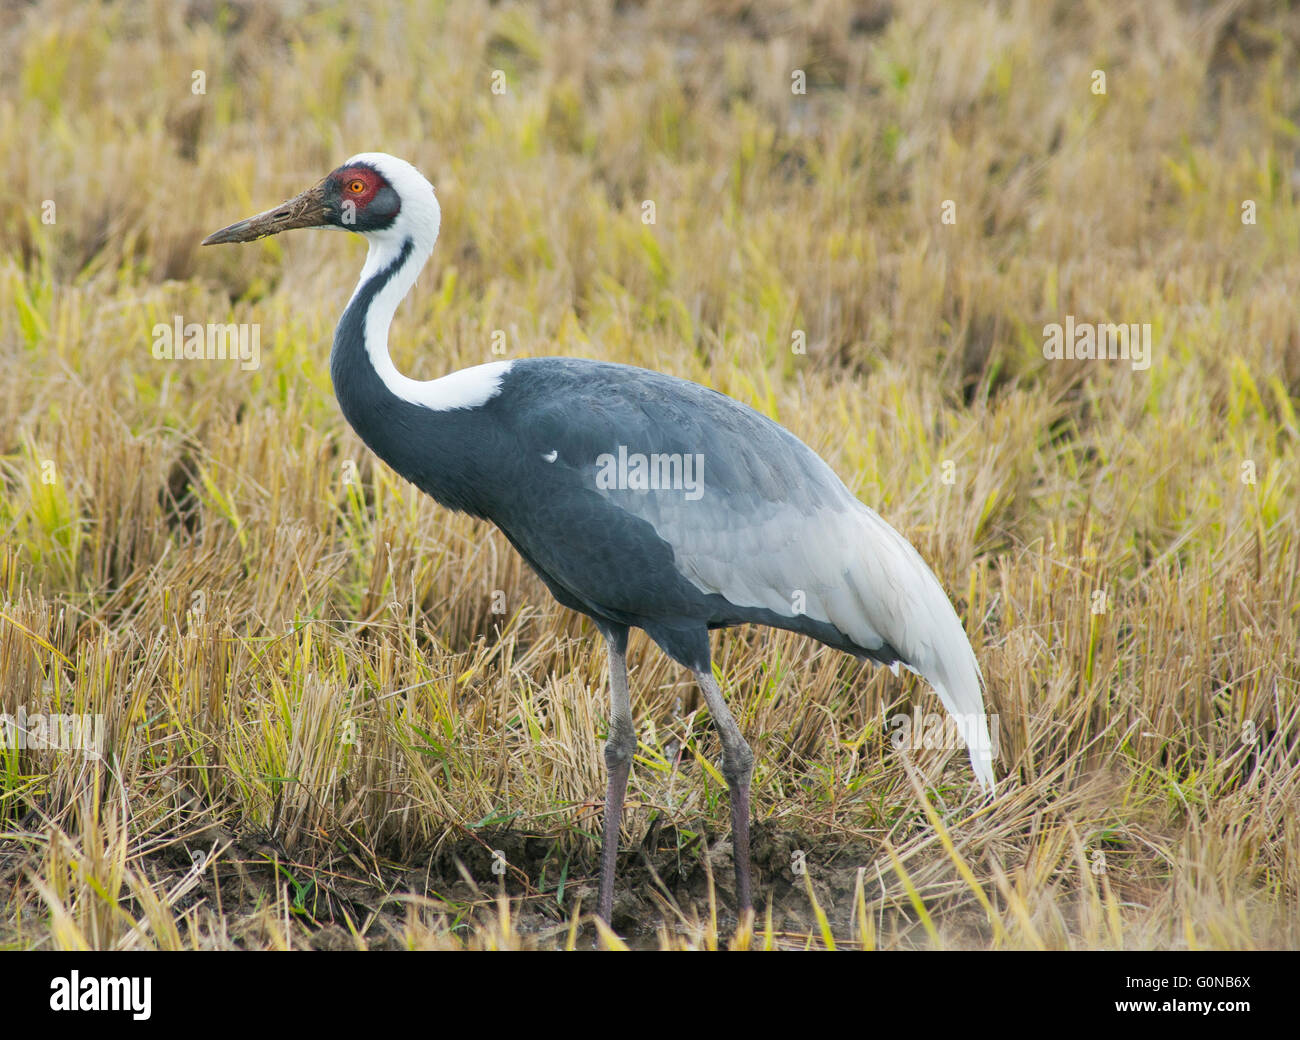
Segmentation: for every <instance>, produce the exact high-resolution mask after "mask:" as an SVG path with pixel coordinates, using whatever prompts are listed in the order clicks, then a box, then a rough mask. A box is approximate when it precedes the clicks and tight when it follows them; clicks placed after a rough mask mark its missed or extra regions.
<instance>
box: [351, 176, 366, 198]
mask: <svg viewBox="0 0 1300 1040" xmlns="http://www.w3.org/2000/svg"><path fill="white" fill-rule="evenodd" d="M365 190H366V182H365V181H363V180H362V179H361V178H360V177H357V178H356V179H355V180H351V181H349V182H348V191H350V192H352V194H353V195H360V194H362V193H363V192H364V191H365Z"/></svg>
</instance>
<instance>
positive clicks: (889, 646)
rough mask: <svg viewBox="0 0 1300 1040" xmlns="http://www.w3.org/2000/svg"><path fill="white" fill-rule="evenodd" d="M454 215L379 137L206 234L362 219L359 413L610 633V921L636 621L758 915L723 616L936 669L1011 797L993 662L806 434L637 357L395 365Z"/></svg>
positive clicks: (425, 480) (442, 492)
mask: <svg viewBox="0 0 1300 1040" xmlns="http://www.w3.org/2000/svg"><path fill="white" fill-rule="evenodd" d="M441 219H442V215H441V210H440V209H439V206H438V200H437V199H436V198H435V196H434V191H433V186H432V185H431V184H430V183H429V182H428V181H427V180H426V179H425V178H424V177H423V176H422V175H421V174H420V172H419V171H418V170H417V169H415V167H413V166H412V165H410V163H407V162H405V161H403V160H401V159H397V158H394V157H393V156H391V155H385V154H383V153H381V152H368V153H364V154H361V155H355V156H353V157H352V158H351V159H349V160H348V161H347V162H345V163H344V164H343V165H342V166H340V167H339V168H338V169H336V170H335V171H333V172H332V173H331V174H329V176H327V177H326V178H325V179H324V180H322V181H321V182H320V183H319V184H317V185H316V186H315V187H313V188H310V189H308V190H307V191H305V192H303V193H302V194H301V195H299V196H297V197H296V198H294V199H291V200H289V201H288V202H286V203H284V204H283V205H280V206H277V207H276V208H274V209H271V210H267V211H266V212H265V213H260V214H258V215H257V216H255V217H250V218H249V219H247V220H243V221H240V222H239V223H238V224H232V225H231V226H230V227H227V228H223V229H222V230H220V231H218V232H216V233H214V234H212V235H209V236H208V237H207V238H206V239H204V242H203V244H204V245H215V244H217V243H221V242H249V241H253V240H254V239H259V238H262V237H264V236H266V235H274V234H278V233H279V232H281V231H288V230H290V229H291V228H342V229H344V230H348V231H355V232H356V233H358V234H360V235H362V236H364V237H365V239H366V240H367V241H368V243H369V247H370V248H369V252H368V253H367V255H366V262H365V266H364V267H363V268H362V271H361V279H360V281H359V282H358V283H357V287H356V290H355V291H354V292H353V294H352V298H351V300H350V301H349V302H348V305H347V307H346V308H345V310H344V312H343V317H342V318H341V319H340V320H339V324H338V328H337V329H336V330H335V332H334V347H333V351H332V354H331V356H330V373H331V376H332V377H333V381H334V392H335V394H337V396H338V400H339V405H340V406H341V407H342V409H343V414H344V416H345V417H346V418H347V420H348V422H349V423H351V424H352V426H353V428H354V429H355V430H356V431H357V433H358V434H359V435H360V436H361V439H362V440H363V441H365V443H366V444H367V445H368V446H369V447H370V449H371V450H372V451H374V452H375V454H376V455H378V456H379V457H380V458H381V459H383V460H384V461H385V462H386V463H388V465H389V466H391V467H392V468H393V469H394V470H396V471H397V472H398V473H400V474H401V475H402V476H403V477H405V478H406V479H407V480H409V481H411V482H412V483H413V484H415V485H416V486H417V487H419V488H420V489H421V490H423V491H425V492H426V493H427V494H429V495H431V496H432V497H433V498H434V499H436V500H437V501H438V502H440V503H442V504H443V505H444V506H446V507H448V508H450V509H456V510H461V511H464V512H466V513H470V514H472V515H474V516H477V517H482V518H483V519H486V520H490V521H492V523H494V524H496V525H497V527H499V528H500V529H501V531H502V532H503V533H504V534H505V536H506V537H507V538H508V539H509V540H510V543H511V544H512V545H513V546H514V547H515V548H516V549H517V550H518V551H519V553H520V555H522V556H523V558H524V559H525V560H527V561H528V563H529V565H530V566H531V567H532V568H533V570H535V571H536V572H537V574H538V575H539V576H540V577H541V579H542V581H543V582H545V583H546V586H547V588H549V589H550V591H551V593H552V594H553V595H554V596H555V598H556V599H557V600H559V602H560V603H562V604H563V605H564V606H566V607H569V608H571V609H573V610H576V611H580V612H581V613H583V614H586V615H587V616H588V617H590V618H591V619H592V620H593V621H594V622H595V624H596V627H597V628H598V629H599V630H600V632H601V634H602V635H603V636H604V637H605V642H606V643H607V644H608V648H609V685H610V715H609V728H608V739H607V742H606V745H605V763H606V766H607V767H608V771H609V786H608V789H607V791H606V794H605V819H604V836H603V844H602V848H601V861H600V897H599V907H598V911H599V913H600V916H601V917H602V918H604V920H605V921H609V920H610V916H611V913H612V910H613V902H614V866H615V859H616V856H617V852H618V838H619V828H620V823H621V819H622V811H623V797H624V793H625V791H626V789H627V779H628V773H629V772H630V770H631V767H632V758H633V755H634V753H635V752H636V747H637V739H636V729H635V727H634V725H633V721H632V705H631V697H630V695H629V692H628V682H627V663H626V652H627V639H628V630H629V629H631V628H640V629H642V630H644V631H645V632H646V633H647V634H648V635H649V636H650V638H651V639H653V640H654V641H655V642H656V643H658V644H659V646H660V647H661V648H662V649H663V651H664V652H665V653H666V654H668V655H669V657H671V658H672V659H673V660H675V661H677V662H678V663H679V664H681V665H684V666H685V667H687V668H689V669H690V670H691V671H692V672H694V673H695V678H696V680H697V681H698V683H699V685H700V689H701V690H702V691H703V694H704V699H705V701H706V702H707V704H708V707H709V712H710V714H711V715H712V717H713V722H714V724H715V725H716V726H717V729H718V733H719V734H720V736H721V738H722V761H723V769H722V773H723V776H724V778H725V779H726V782H727V786H728V788H729V793H730V799H731V827H732V837H733V848H734V857H735V870H736V895H737V902H738V904H739V906H738V911H739V912H740V914H741V915H742V918H743V917H744V916H745V915H746V914H747V913H748V912H749V911H750V909H751V907H752V900H751V889H750V857H749V816H750V811H749V785H750V777H751V775H752V773H753V764H754V756H753V753H752V752H751V751H750V748H749V745H748V744H747V743H746V742H745V739H744V737H743V736H741V732H740V729H739V727H738V726H737V725H736V721H735V719H734V718H733V717H732V715H731V712H730V711H729V710H728V709H727V705H726V702H725V701H724V700H723V697H722V691H721V690H720V689H719V686H718V683H717V681H716V680H715V679H714V677H713V671H712V665H711V661H710V652H709V630H710V629H715V628H725V627H728V626H733V625H741V624H746V623H755V624H761V625H770V626H772V627H775V628H783V629H789V630H791V631H794V632H800V633H803V634H805V635H809V636H812V637H813V638H814V639H818V640H820V641H821V642H823V643H826V644H827V645H829V646H832V647H835V648H836V649H838V650H843V651H845V652H846V653H849V654H852V655H854V656H855V657H857V658H860V659H863V660H871V661H875V662H877V663H879V664H884V665H891V666H893V667H894V669H895V671H897V668H898V665H900V664H901V665H903V666H905V667H907V668H909V669H911V670H912V671H914V672H916V673H918V674H920V675H921V676H923V677H924V678H925V679H926V680H928V681H929V682H930V684H931V685H932V686H933V687H934V688H935V690H936V692H937V693H938V694H939V699H940V700H941V701H942V702H943V705H944V707H945V708H947V710H948V712H949V713H950V714H951V715H952V716H953V718H954V719H955V720H956V721H957V723H958V725H959V727H960V731H961V733H962V735H963V737H964V739H965V740H966V743H967V746H968V750H969V752H970V756H971V764H972V765H973V767H974V771H975V776H976V778H977V779H978V781H979V783H980V784H981V786H982V787H983V788H984V789H985V791H986V792H988V793H990V794H991V793H992V792H993V787H994V780H993V762H992V754H991V751H990V742H989V738H988V728H987V724H986V722H985V719H984V702H983V696H982V693H981V684H982V679H981V677H980V672H979V666H978V665H977V663H976V660H975V654H974V652H973V651H972V649H971V645H970V642H969V641H968V640H967V638H966V633H965V631H964V629H963V628H962V623H961V621H960V620H959V619H958V617H957V614H956V613H955V612H954V610H953V608H952V605H951V604H950V603H949V602H948V597H947V596H946V595H945V594H944V591H943V588H942V586H941V585H940V584H939V581H938V579H937V578H936V577H935V576H934V574H933V573H932V572H931V570H930V568H929V567H927V566H926V564H925V561H924V560H922V559H921V556H920V555H919V554H918V553H917V551H916V550H915V549H914V548H913V547H912V546H911V545H910V544H909V543H908V542H907V540H906V539H904V538H903V537H902V536H901V535H899V534H898V533H897V532H896V531H895V530H894V529H893V528H892V527H890V526H889V525H888V524H887V523H885V521H884V520H882V519H881V518H880V517H879V516H878V515H877V514H876V513H875V512H874V511H873V510H871V509H869V508H868V507H867V506H865V505H863V504H862V503H861V502H859V501H858V499H857V498H855V497H854V496H853V494H852V493H851V492H850V491H849V490H848V489H847V488H846V487H845V486H844V484H843V483H842V482H841V481H840V479H839V478H838V477H837V476H836V475H835V473H834V472H833V471H832V470H831V468H830V467H829V466H828V465H827V464H826V463H825V462H823V461H822V460H821V458H819V457H818V456H817V455H816V454H814V453H813V451H812V450H811V449H810V448H808V447H807V446H806V445H805V444H803V442H802V441H800V440H799V439H798V438H797V437H795V436H794V434H792V433H790V432H789V431H788V430H785V429H784V428H782V427H781V426H778V425H777V424H776V423H775V422H772V421H771V420H770V419H767V418H765V417H764V416H762V415H760V414H758V412H756V411H754V410H752V409H750V408H748V407H746V406H745V405H743V404H740V403H739V402H737V401H734V400H732V399H731V398H729V397H726V396H724V395H723V394H720V393H717V392H716V391H714V390H709V389H706V388H705V387H703V386H700V385H698V384H696V383H690V382H687V381H685V380H682V379H676V378H674V377H672V376H667V375H662V374H660V373H658V372H650V371H647V370H645V369H641V368H633V367H630V366H627V365H616V364H609V363H605V362H600V361H588V360H579V359H577V358H558V357H543V358H527V359H519V360H513V361H495V362H492V363H490V364H484V365H477V366H475V367H473V368H467V369H463V370H461V371H459V372H453V373H451V374H450V375H446V376H443V377H442V378H440V379H432V380H429V381H427V382H426V381H420V380H416V379H410V378H408V377H407V376H404V375H402V374H401V373H400V372H398V371H397V369H396V368H395V367H394V365H393V362H392V359H391V358H390V357H389V353H388V326H389V324H390V322H391V321H392V318H393V312H394V311H395V310H396V309H397V305H398V304H399V303H400V302H401V300H402V298H403V297H404V296H405V295H406V293H407V291H408V290H409V289H410V288H411V286H412V284H414V282H415V279H416V276H417V275H418V274H419V273H420V269H421V268H422V267H423V266H424V263H425V261H426V260H428V258H429V254H430V253H431V252H432V251H433V245H434V242H435V240H436V239H437V237H438V228H439V225H440V223H441Z"/></svg>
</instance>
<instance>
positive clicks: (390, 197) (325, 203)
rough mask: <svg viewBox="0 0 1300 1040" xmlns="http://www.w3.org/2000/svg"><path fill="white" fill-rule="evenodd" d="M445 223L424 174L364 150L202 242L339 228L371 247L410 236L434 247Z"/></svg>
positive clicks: (410, 166) (389, 157) (419, 242)
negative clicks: (298, 190)
mask: <svg viewBox="0 0 1300 1040" xmlns="http://www.w3.org/2000/svg"><path fill="white" fill-rule="evenodd" d="M441 219H442V214H441V211H440V210H439V208H438V200H437V198H436V197H435V196H434V193H433V185H432V184H430V183H429V182H428V181H427V180H425V179H424V176H423V175H422V174H421V173H420V171H419V170H417V169H416V168H415V167H414V166H412V165H411V164H410V163H408V162H406V161H405V160H403V159H398V158H396V157H395V156H392V155H386V154H384V153H383V152H363V153H362V154H360V155H354V156H353V157H352V158H351V159H349V160H348V161H347V162H345V163H344V164H343V165H342V166H340V167H339V168H338V169H337V170H334V171H333V172H332V173H330V174H329V175H328V176H326V177H325V179H324V180H322V181H321V182H320V183H319V184H317V185H315V186H314V187H311V188H308V189H307V190H306V191H304V192H303V193H302V194H301V195H298V196H295V197H294V198H292V199H290V200H289V201H288V202H283V203H281V204H280V205H279V206H276V207H274V208H273V209H268V210H267V211H266V212H265V213H259V214H257V216H255V217H249V218H248V219H247V220H241V221H240V222H239V223H237V224H231V225H230V226H229V227H225V228H222V229H221V230H220V231H214V232H213V233H212V234H210V235H209V236H208V237H207V238H205V239H204V240H203V244H204V245H205V246H213V245H218V244H220V243H222V242H252V241H254V240H255V239H259V238H265V237H266V236H267V235H278V234H279V233H280V232H281V231H289V230H291V229H293V228H339V229H341V230H343V231H355V232H357V233H358V234H361V235H364V236H366V238H368V239H370V240H371V242H372V243H376V242H385V241H391V242H394V243H401V242H402V241H404V240H406V239H408V238H410V239H412V240H413V241H414V242H415V243H416V244H417V245H427V247H428V248H430V249H431V248H433V240H434V239H435V238H437V237H438V227H439V224H440V223H441Z"/></svg>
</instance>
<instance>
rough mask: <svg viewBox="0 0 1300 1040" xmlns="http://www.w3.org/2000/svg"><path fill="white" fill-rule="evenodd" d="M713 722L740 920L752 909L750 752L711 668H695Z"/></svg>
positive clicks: (751, 764)
mask: <svg viewBox="0 0 1300 1040" xmlns="http://www.w3.org/2000/svg"><path fill="white" fill-rule="evenodd" d="M695 676H696V678H697V679H698V680H699V683H700V689H701V690H703V691H704V699H705V700H706V701H707V702H708V705H709V713H710V714H711V715H712V716H713V724H714V725H715V726H717V727H718V734H719V736H721V737H722V776H723V778H724V779H725V780H726V781H727V788H728V790H729V792H730V795H731V845H732V851H733V854H734V859H735V862H736V901H737V903H738V904H739V905H738V906H737V911H738V912H739V914H740V916H741V919H742V920H743V919H744V917H745V915H746V914H747V913H748V912H749V911H750V910H752V909H753V906H754V903H753V900H752V898H751V897H750V887H749V780H750V777H752V776H753V774H754V752H753V751H751V750H750V748H749V745H748V744H746V743H745V738H744V737H742V736H741V735H740V727H739V726H737V725H736V720H735V719H734V718H732V716H731V710H730V709H729V708H728V707H727V702H726V701H725V700H723V699H722V690H721V689H720V688H719V687H718V681H717V680H716V679H714V678H713V673H712V672H696V673H695Z"/></svg>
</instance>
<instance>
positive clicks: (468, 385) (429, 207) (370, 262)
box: [348, 152, 510, 411]
mask: <svg viewBox="0 0 1300 1040" xmlns="http://www.w3.org/2000/svg"><path fill="white" fill-rule="evenodd" d="M358 161H361V162H367V163H369V164H371V165H372V166H374V168H375V169H377V170H378V171H379V173H380V174H382V175H383V176H384V178H385V179H386V180H387V181H388V183H389V184H390V185H392V187H393V189H394V190H395V191H396V192H397V194H398V197H399V198H400V199H401V200H402V208H401V212H400V213H398V215H397V219H396V220H394V222H393V224H392V226H391V227H388V228H385V229H384V230H383V231H368V232H364V235H365V238H366V239H367V241H368V242H369V245H370V249H369V252H367V253H366V263H365V266H364V267H362V269H361V277H360V279H359V280H358V282H357V287H356V289H355V290H354V291H353V293H352V298H353V299H355V298H356V296H357V294H358V293H359V292H361V290H362V288H363V287H364V286H365V285H366V284H367V283H368V282H369V281H370V280H371V279H373V278H376V277H380V276H382V275H383V273H384V272H386V271H388V269H389V268H390V267H392V265H393V264H395V263H397V262H398V261H399V260H400V259H401V256H402V253H403V251H404V250H406V248H407V243H408V242H409V243H410V250H409V252H408V253H407V256H406V259H405V260H404V261H402V262H401V266H400V267H399V268H398V269H397V270H396V271H394V272H393V273H392V274H391V275H390V276H389V278H388V281H387V282H386V283H385V284H384V287H383V288H382V289H380V291H379V292H378V293H376V294H375V297H374V299H373V300H371V301H370V306H369V307H368V308H367V309H366V316H365V325H364V335H365V346H366V354H367V356H368V357H369V358H370V363H371V365H373V366H374V369H375V372H376V373H377V374H378V376H379V378H380V379H381V380H383V383H384V385H385V386H386V387H387V388H388V390H389V392H390V393H392V394H393V395H394V396H396V397H400V398H401V399H402V400H404V401H409V402H411V403H412V404H418V405H422V406H424V407H425V408H431V409H434V410H435V411H445V410H447V409H450V408H476V407H478V406H479V405H481V404H484V403H485V402H487V401H489V400H490V399H491V398H493V397H495V396H496V394H497V393H498V392H499V391H500V389H501V380H502V378H503V377H504V376H505V374H506V372H507V371H509V369H510V362H509V361H494V362H490V363H489V364H485V365H477V366H475V367H473V368H466V369H462V370H460V371H459V372H453V373H451V374H450V375H447V376H443V377H442V378H441V379H430V380H420V379H411V378H410V377H408V376H405V375H403V374H402V373H401V372H399V371H397V366H396V365H394V364H393V359H392V357H391V356H390V355H389V353H388V329H389V326H390V325H391V324H392V321H393V314H394V313H395V312H396V310H397V305H398V304H399V303H401V302H402V300H403V299H404V298H405V296H406V294H407V293H408V292H410V290H411V286H413V285H414V284H415V279H416V278H417V277H419V274H420V270H421V269H422V268H423V267H424V265H425V262H426V261H427V260H428V259H429V255H430V254H431V253H432V252H433V246H434V243H435V242H436V241H437V240H438V231H439V228H440V227H441V225H442V211H441V209H440V208H439V206H438V200H437V198H436V197H435V195H434V193H433V185H431V184H430V183H429V182H428V181H427V180H425V179H424V177H423V176H422V175H421V174H420V173H419V171H418V170H416V169H415V167H414V166H411V165H410V164H409V163H406V162H403V161H402V160H400V159H395V158H394V157H393V156H391V155H384V154H383V153H376V152H371V153H363V154H361V155H356V156H353V157H352V158H351V159H349V160H348V162H349V163H352V162H358Z"/></svg>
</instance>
